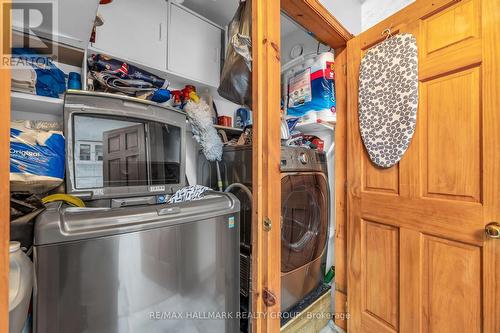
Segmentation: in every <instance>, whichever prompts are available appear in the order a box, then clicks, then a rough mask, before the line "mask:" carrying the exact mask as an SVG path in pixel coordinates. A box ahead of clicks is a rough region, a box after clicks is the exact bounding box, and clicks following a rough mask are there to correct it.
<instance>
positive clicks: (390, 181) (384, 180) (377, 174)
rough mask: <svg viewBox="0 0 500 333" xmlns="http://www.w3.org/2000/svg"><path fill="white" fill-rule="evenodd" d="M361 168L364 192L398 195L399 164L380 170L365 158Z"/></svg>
mask: <svg viewBox="0 0 500 333" xmlns="http://www.w3.org/2000/svg"><path fill="white" fill-rule="evenodd" d="M363 167H364V168H363V173H364V186H363V190H364V191H367V192H381V193H389V194H396V195H397V194H399V164H396V165H395V166H393V167H391V168H387V169H382V168H379V167H377V166H375V165H374V164H373V163H371V161H370V160H369V159H368V157H367V156H365V158H364V159H363Z"/></svg>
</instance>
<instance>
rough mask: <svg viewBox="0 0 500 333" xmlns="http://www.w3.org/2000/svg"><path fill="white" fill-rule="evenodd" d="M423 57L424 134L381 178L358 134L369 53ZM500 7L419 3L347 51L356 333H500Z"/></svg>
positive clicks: (437, 0) (352, 323) (420, 127)
mask: <svg viewBox="0 0 500 333" xmlns="http://www.w3.org/2000/svg"><path fill="white" fill-rule="evenodd" d="M387 28H391V30H392V34H396V33H403V32H405V33H411V34H413V35H414V36H415V37H416V38H417V43H418V52H419V109H418V115H417V118H418V119H417V129H416V132H415V135H414V137H413V140H412V142H411V144H410V147H409V149H408V151H407V153H406V154H405V156H404V157H403V159H402V160H401V161H400V162H399V163H398V164H397V165H396V166H394V167H391V168H389V169H380V168H377V167H375V166H374V164H372V163H371V161H370V160H369V159H368V157H367V156H368V155H367V153H366V151H365V149H364V146H363V144H362V141H361V138H360V132H359V127H358V108H357V101H358V76H359V65H360V60H361V58H362V56H363V54H364V53H365V52H366V51H367V50H368V49H369V48H370V47H372V46H374V45H376V44H377V43H379V42H380V41H382V40H383V39H384V38H385V36H384V35H383V34H382V32H383V31H384V30H385V29H387ZM499 45H500V1H498V0H461V1H459V0H433V1H430V0H428V1H427V0H423V1H420V0H417V1H416V2H415V3H413V4H412V5H410V6H409V7H407V8H405V9H404V10H402V11H401V12H399V13H397V14H395V15H394V16H392V17H391V18H389V19H387V20H385V21H384V22H382V23H380V24H378V25H376V26H375V27H373V28H371V29H370V30H368V31H366V32H364V33H363V34H361V35H360V36H358V37H356V38H354V39H353V40H351V41H349V42H348V66H349V67H348V75H349V78H348V80H349V82H348V94H349V110H348V124H349V128H348V155H349V156H348V189H349V190H348V196H349V199H348V200H349V203H348V204H349V213H348V215H349V217H348V218H349V231H348V235H349V236H348V270H349V273H348V311H349V314H350V320H349V324H348V329H349V331H350V332H377V333H380V332H439V333H444V332H453V333H454V332H488V333H489V332H500V292H499V289H500V239H492V238H488V237H486V235H485V226H486V225H487V224H488V223H490V222H492V221H500V109H499V106H500V85H499V84H498V80H499V78H500V61H499V54H500V46H499Z"/></svg>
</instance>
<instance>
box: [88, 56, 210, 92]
mask: <svg viewBox="0 0 500 333" xmlns="http://www.w3.org/2000/svg"><path fill="white" fill-rule="evenodd" d="M97 53H98V54H102V55H107V56H108V57H111V58H113V59H116V60H119V61H123V62H126V63H127V64H129V65H132V66H135V67H137V68H139V69H142V70H144V71H147V72H149V73H151V74H153V75H156V76H158V77H160V78H162V79H166V80H168V82H169V83H170V85H169V88H168V89H171V88H175V89H182V88H184V86H185V85H188V84H190V85H194V86H195V87H196V91H197V92H202V91H205V90H208V91H209V92H210V93H211V94H215V93H216V92H217V87H214V86H212V85H210V84H208V83H206V82H201V81H198V80H196V79H192V78H189V77H185V76H184V75H182V74H178V73H174V72H172V71H169V70H167V69H160V68H155V67H151V66H150V65H146V64H142V63H140V62H137V61H135V60H130V59H126V57H122V56H117V55H115V54H112V53H109V52H106V51H102V50H100V49H98V48H95V47H93V46H89V47H88V49H87V54H88V55H91V54H97Z"/></svg>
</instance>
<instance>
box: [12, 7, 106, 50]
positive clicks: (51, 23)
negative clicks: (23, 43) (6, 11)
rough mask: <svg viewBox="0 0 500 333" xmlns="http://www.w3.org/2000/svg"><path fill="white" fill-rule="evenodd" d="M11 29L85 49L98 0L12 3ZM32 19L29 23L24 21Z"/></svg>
mask: <svg viewBox="0 0 500 333" xmlns="http://www.w3.org/2000/svg"><path fill="white" fill-rule="evenodd" d="M12 3H13V4H12V7H13V10H12V28H13V30H16V31H21V32H29V33H30V34H36V35H37V36H39V37H42V38H45V39H49V40H53V41H55V42H57V43H60V44H66V45H70V46H73V47H77V48H79V49H86V48H87V46H88V43H89V38H90V34H91V32H92V27H93V26H94V20H95V16H96V13H97V7H98V5H99V0H84V1H82V0H54V1H52V2H51V1H47V0H31V1H21V0H13V1H12ZM27 18H29V21H28V20H26V22H25V19H27Z"/></svg>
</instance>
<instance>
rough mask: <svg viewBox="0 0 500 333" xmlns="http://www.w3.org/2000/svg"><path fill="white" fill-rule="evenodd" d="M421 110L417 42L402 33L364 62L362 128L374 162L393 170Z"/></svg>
mask: <svg viewBox="0 0 500 333" xmlns="http://www.w3.org/2000/svg"><path fill="white" fill-rule="evenodd" d="M417 109H418V52H417V41H416V38H415V37H414V36H413V35H411V34H398V35H395V36H393V37H390V38H388V39H386V40H385V41H383V42H381V43H380V44H378V45H376V46H374V47H373V48H371V49H369V50H368V51H367V52H366V55H365V56H364V58H363V59H362V60H361V68H360V73H359V127H360V131H361V138H362V139H363V143H364V145H365V147H366V150H367V152H368V155H369V156H370V159H371V160H372V162H373V163H375V164H376V165H378V166H380V167H382V168H389V167H391V166H393V165H395V164H396V163H398V162H399V161H400V160H401V158H402V157H403V155H404V153H405V152H406V150H407V149H408V146H409V145H410V141H411V138H412V136H413V133H414V132H415V127H416V124H417Z"/></svg>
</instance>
